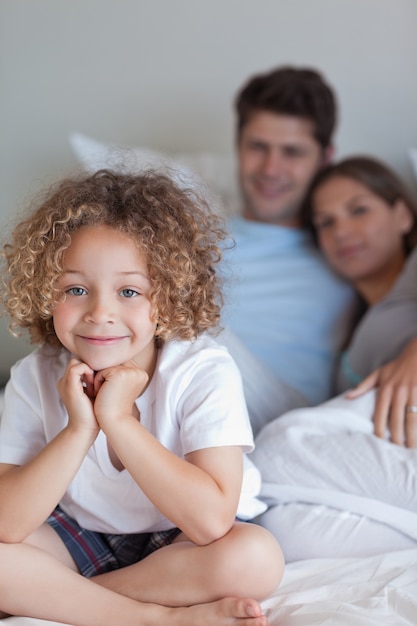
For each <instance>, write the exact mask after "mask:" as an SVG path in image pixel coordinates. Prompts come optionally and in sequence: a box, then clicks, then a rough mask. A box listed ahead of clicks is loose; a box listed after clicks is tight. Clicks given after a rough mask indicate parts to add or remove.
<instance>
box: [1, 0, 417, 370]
mask: <svg viewBox="0 0 417 626" xmlns="http://www.w3.org/2000/svg"><path fill="white" fill-rule="evenodd" d="M416 24H417V2H416V0H395V1H393V0H257V2H254V1H253V0H207V1H206V2H204V3H203V2H202V1H201V0H71V1H68V0H2V1H1V2H0V72H1V74H0V81H1V84H0V93H1V96H0V107H1V108H0V137H1V141H0V146H1V147H0V151H1V152H0V159H1V161H0V176H1V180H0V184H1V195H0V228H1V231H2V233H4V232H6V231H7V229H8V228H9V226H10V222H11V221H13V220H14V219H15V216H16V213H17V212H18V211H19V210H20V208H21V207H22V206H24V204H25V201H26V199H27V198H28V197H30V196H31V195H32V194H33V193H35V192H36V191H37V190H38V189H39V188H40V187H43V186H44V184H47V183H49V182H50V181H51V180H52V179H55V178H56V177H57V176H59V175H61V174H62V173H66V172H68V171H69V170H71V169H72V168H74V167H75V165H76V161H75V158H74V156H73V155H72V153H71V150H70V147H69V144H68V133H69V132H71V131H73V130H77V131H80V132H83V133H85V134H88V135H90V136H92V137H95V138H96V139H99V140H102V141H113V142H117V143H123V144H130V145H142V146H148V147H152V148H158V149H162V150H165V151H171V152H174V151H192V150H210V151H212V152H219V153H222V154H231V153H232V150H233V128H232V122H233V115H232V106H231V102H232V99H233V96H234V93H235V91H236V89H237V88H238V87H239V86H240V85H241V83H242V81H243V80H245V79H246V78H247V77H248V76H249V75H250V74H252V73H254V72H258V71H261V70H265V69H268V68H271V67H272V66H274V65H277V64H280V63H293V64H297V65H301V64H303V65H312V66H316V67H318V68H320V69H321V70H322V71H323V72H324V74H325V75H326V76H327V77H328V79H329V81H330V82H331V83H332V84H333V85H334V87H335V89H336V90H337V93H338V96H339V101H340V106H341V116H340V124H339V130H338V133H337V137H336V148H337V154H338V156H344V155H345V154H348V153H352V152H368V153H374V154H376V155H379V156H380V157H381V158H384V159H385V160H387V161H388V162H389V163H391V165H393V166H394V167H395V168H396V169H397V170H398V171H399V172H400V173H401V174H402V175H403V176H404V177H405V178H406V179H407V180H408V181H409V182H410V183H411V181H412V174H411V167H410V165H409V162H408V159H407V151H408V149H409V148H410V147H412V146H414V147H417V123H416V122H417V120H416V111H417V67H416V66H417V37H416ZM27 350H28V347H27V345H26V344H25V343H24V342H23V341H22V340H15V339H13V338H9V336H8V333H7V330H6V324H5V321H4V320H3V323H2V324H1V323H0V381H1V379H3V380H4V379H5V378H7V376H8V371H9V367H10V365H11V364H12V363H13V362H14V361H15V360H16V359H17V358H18V357H19V356H20V355H21V354H22V353H25V352H26V351H27Z"/></svg>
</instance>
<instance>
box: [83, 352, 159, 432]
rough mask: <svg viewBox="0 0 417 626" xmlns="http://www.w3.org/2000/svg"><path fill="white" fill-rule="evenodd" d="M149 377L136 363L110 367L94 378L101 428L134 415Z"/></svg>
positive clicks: (95, 404) (96, 407)
mask: <svg viewBox="0 0 417 626" xmlns="http://www.w3.org/2000/svg"><path fill="white" fill-rule="evenodd" d="M148 380H149V376H148V374H147V372H146V371H145V370H143V369H141V368H140V367H139V366H138V365H137V364H136V363H135V362H134V361H127V362H126V363H123V364H121V365H117V366H116V367H109V368H108V369H104V370H101V371H99V372H97V373H96V375H95V377H94V394H95V400H94V413H95V416H96V418H97V421H98V423H99V424H100V426H101V427H102V428H103V430H105V424H106V423H108V422H109V420H110V421H111V422H114V420H115V419H117V418H118V417H122V416H123V417H124V416H126V415H132V407H133V404H134V402H135V400H136V398H138V397H139V396H140V395H141V393H142V392H143V391H144V389H145V387H146V385H147V384H148Z"/></svg>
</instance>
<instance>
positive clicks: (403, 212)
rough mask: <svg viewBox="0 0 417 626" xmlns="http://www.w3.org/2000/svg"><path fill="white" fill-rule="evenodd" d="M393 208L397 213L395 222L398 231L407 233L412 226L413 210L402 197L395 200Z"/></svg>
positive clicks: (403, 233)
mask: <svg viewBox="0 0 417 626" xmlns="http://www.w3.org/2000/svg"><path fill="white" fill-rule="evenodd" d="M393 210H394V211H395V212H396V215H397V223H398V227H399V230H400V233H401V234H402V235H407V233H409V232H410V230H411V229H412V228H413V224H414V216H413V212H412V211H411V209H410V207H409V206H408V205H407V204H406V203H405V202H404V200H402V199H399V200H397V201H396V202H395V204H394V206H393Z"/></svg>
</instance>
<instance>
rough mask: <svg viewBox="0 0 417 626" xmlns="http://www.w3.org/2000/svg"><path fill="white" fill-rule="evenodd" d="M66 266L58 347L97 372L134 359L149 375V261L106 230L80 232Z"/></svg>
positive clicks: (123, 238)
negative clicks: (147, 262)
mask: <svg viewBox="0 0 417 626" xmlns="http://www.w3.org/2000/svg"><path fill="white" fill-rule="evenodd" d="M63 267H64V271H63V274H62V276H61V277H60V279H59V282H58V286H59V288H60V289H62V290H63V291H64V292H65V297H64V298H63V299H62V300H61V301H60V302H59V303H58V304H57V305H56V306H55V309H54V311H53V321H54V327H55V332H56V334H57V337H58V339H59V340H60V342H61V343H62V344H63V345H64V346H65V348H67V350H69V351H70V352H72V353H73V354H75V355H76V356H77V357H78V358H79V359H80V360H81V361H83V362H84V363H86V364H87V365H89V366H90V367H91V368H92V369H93V370H96V371H98V370H102V369H105V368H107V367H113V366H115V365H120V364H121V363H125V362H126V361H129V360H130V359H134V360H135V361H136V362H137V363H138V365H140V366H141V367H143V368H144V369H145V370H147V371H149V370H150V369H151V368H152V364H153V362H154V357H155V351H156V348H155V341H154V336H155V329H156V323H155V322H154V321H153V309H152V305H151V302H150V300H149V294H150V290H151V284H150V281H149V278H148V270H147V264H146V259H145V257H144V255H142V254H141V252H140V250H139V249H138V248H137V246H136V245H135V243H134V241H133V240H132V239H131V238H130V237H129V236H128V235H126V234H125V233H120V232H118V231H116V230H114V229H112V228H109V227H108V226H94V227H84V228H81V229H80V230H78V231H77V232H76V233H75V234H74V235H73V237H72V241H71V245H70V246H69V248H68V249H67V250H66V251H65V254H64V258H63Z"/></svg>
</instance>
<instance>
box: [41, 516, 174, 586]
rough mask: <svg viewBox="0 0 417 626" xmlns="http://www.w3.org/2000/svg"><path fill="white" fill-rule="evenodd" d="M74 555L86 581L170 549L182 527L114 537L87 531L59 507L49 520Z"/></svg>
mask: <svg viewBox="0 0 417 626" xmlns="http://www.w3.org/2000/svg"><path fill="white" fill-rule="evenodd" d="M46 522H47V524H49V526H51V528H53V529H54V530H55V531H56V532H57V533H58V535H59V536H60V538H61V539H62V541H63V542H64V544H65V546H66V548H67V550H68V552H69V553H70V554H71V556H72V558H73V559H74V561H75V563H76V564H77V566H78V569H79V570H80V573H81V574H82V575H83V576H85V577H86V578H90V577H91V576H96V575H97V574H104V573H105V572H111V571H112V570H115V569H120V568H121V567H126V566H127V565H133V563H137V562H138V561H141V560H142V559H144V558H145V557H146V556H149V554H152V552H155V550H158V549H159V548H162V547H163V546H168V545H169V544H171V543H172V542H173V541H174V539H175V537H177V536H178V535H179V534H180V532H181V531H180V529H179V528H172V529H171V530H165V531H160V532H153V533H136V534H126V535H113V534H109V533H98V532H95V531H92V530H86V529H85V528H81V526H80V525H79V524H78V523H77V522H76V521H75V520H74V519H72V518H71V517H70V516H69V515H67V514H66V513H64V511H63V510H62V509H61V508H60V507H59V506H58V507H57V508H56V509H55V511H54V512H53V513H52V514H51V515H50V516H49V517H48V519H47V520H46Z"/></svg>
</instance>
